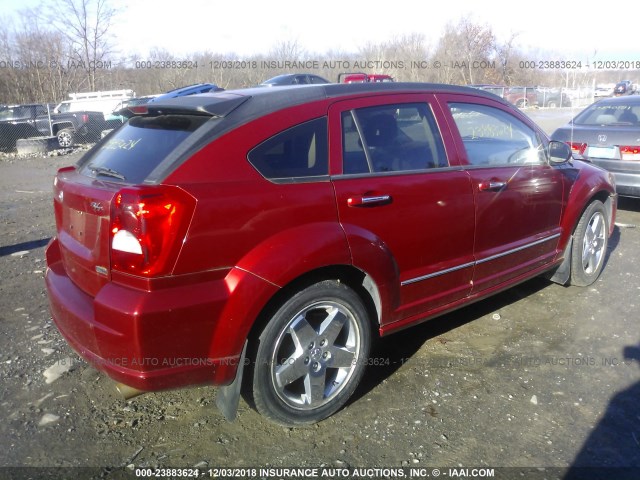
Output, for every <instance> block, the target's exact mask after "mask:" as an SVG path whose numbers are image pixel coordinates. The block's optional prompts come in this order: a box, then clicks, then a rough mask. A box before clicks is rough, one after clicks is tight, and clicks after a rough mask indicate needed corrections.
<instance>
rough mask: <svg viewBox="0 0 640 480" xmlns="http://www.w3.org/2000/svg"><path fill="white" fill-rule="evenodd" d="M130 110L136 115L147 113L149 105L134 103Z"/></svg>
mask: <svg viewBox="0 0 640 480" xmlns="http://www.w3.org/2000/svg"><path fill="white" fill-rule="evenodd" d="M129 111H130V112H131V113H133V114H134V115H146V114H147V113H149V107H147V106H146V105H134V106H132V107H129Z"/></svg>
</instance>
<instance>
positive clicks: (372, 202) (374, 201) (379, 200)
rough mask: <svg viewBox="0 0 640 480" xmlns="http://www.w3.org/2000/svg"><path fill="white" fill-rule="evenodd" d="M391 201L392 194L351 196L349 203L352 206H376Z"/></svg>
mask: <svg viewBox="0 0 640 480" xmlns="http://www.w3.org/2000/svg"><path fill="white" fill-rule="evenodd" d="M387 203H391V195H375V196H373V195H372V196H359V197H349V199H348V200H347V205H349V206H350V207H375V206H377V205H386V204H387Z"/></svg>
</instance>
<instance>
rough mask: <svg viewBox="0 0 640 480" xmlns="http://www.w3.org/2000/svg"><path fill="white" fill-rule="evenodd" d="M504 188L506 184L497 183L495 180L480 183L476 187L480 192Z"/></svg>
mask: <svg viewBox="0 0 640 480" xmlns="http://www.w3.org/2000/svg"><path fill="white" fill-rule="evenodd" d="M506 186H507V182H498V181H496V180H491V181H489V182H480V184H479V185H478V190H480V191H487V190H491V191H496V190H503V189H504V188H506Z"/></svg>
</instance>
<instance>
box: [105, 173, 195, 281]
mask: <svg viewBox="0 0 640 480" xmlns="http://www.w3.org/2000/svg"><path fill="white" fill-rule="evenodd" d="M195 206H196V200H195V199H194V198H193V197H192V196H191V195H189V194H188V193H187V192H185V191H184V190H182V189H181V188H178V187H174V186H170V185H162V186H158V187H140V188H124V189H122V190H120V191H119V192H118V193H117V194H116V196H115V198H114V201H113V202H112V208H111V228H110V244H111V269H112V270H116V271H120V272H125V273H130V274H132V275H139V276H144V277H157V276H163V275H169V274H171V271H172V270H173V267H174V265H175V262H176V260H177V258H178V254H179V253H180V248H181V247H182V243H183V241H184V238H185V235H186V233H187V229H188V228H189V223H190V222H191V217H192V216H193V212H194V211H195Z"/></svg>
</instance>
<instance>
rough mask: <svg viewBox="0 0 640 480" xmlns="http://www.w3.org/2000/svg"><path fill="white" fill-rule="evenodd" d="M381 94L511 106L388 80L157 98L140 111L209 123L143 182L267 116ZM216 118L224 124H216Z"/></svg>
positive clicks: (449, 88) (452, 88) (446, 88)
mask: <svg viewBox="0 0 640 480" xmlns="http://www.w3.org/2000/svg"><path fill="white" fill-rule="evenodd" d="M384 93H389V94H405V93H454V94H455V93H458V94H465V95H471V96H475V97H483V98H487V99H492V100H495V101H497V102H500V103H502V104H504V105H507V106H509V107H510V108H513V107H512V105H511V104H510V103H508V102H506V101H505V100H503V99H501V98H500V97H498V96H496V95H494V94H492V93H490V92H484V91H482V90H477V89H474V88H468V87H460V86H457V85H445V84H435V83H393V82H389V83H381V82H378V83H376V82H368V83H326V84H314V85H298V86H283V87H278V88H276V89H272V88H262V87H253V88H245V89H240V90H225V91H222V92H215V93H203V94H198V95H190V96H187V97H177V98H171V99H166V100H161V101H159V102H157V103H155V102H154V103H147V104H144V105H142V107H145V106H146V107H147V108H146V111H147V112H148V113H149V114H150V115H162V114H184V115H205V116H209V117H211V118H212V120H215V121H213V122H207V123H206V124H205V125H203V126H202V127H200V129H199V133H198V134H197V135H196V136H195V137H194V138H193V140H192V141H191V142H190V143H189V145H188V146H185V147H184V148H181V149H177V150H176V151H174V152H172V153H171V154H169V155H168V156H167V157H166V158H165V159H164V160H163V161H162V162H160V163H159V164H158V166H157V168H156V169H155V170H154V171H153V172H151V174H150V175H149V176H148V177H147V179H146V180H145V182H144V183H146V184H155V183H159V182H161V181H162V180H163V179H164V178H165V176H166V175H167V173H168V172H170V171H172V170H173V169H174V168H175V167H176V166H177V165H178V164H179V163H181V162H183V161H185V159H186V158H188V157H189V155H191V154H193V153H194V152H196V151H197V150H198V149H200V148H202V147H203V146H204V145H206V144H207V143H210V142H211V141H212V140H213V139H215V138H216V137H218V136H220V135H223V134H225V133H226V132H229V131H231V130H233V129H234V128H236V127H238V126H239V125H243V124H246V123H247V122H250V121H252V120H255V119H257V118H260V117H263V116H265V115H268V114H270V113H273V112H277V111H279V110H283V109H286V108H289V107H294V106H297V105H304V104H306V103H311V102H315V101H322V100H327V99H341V98H344V99H348V98H358V97H362V96H364V95H375V94H384ZM222 118H224V121H218V120H221V119H222Z"/></svg>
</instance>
